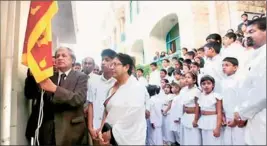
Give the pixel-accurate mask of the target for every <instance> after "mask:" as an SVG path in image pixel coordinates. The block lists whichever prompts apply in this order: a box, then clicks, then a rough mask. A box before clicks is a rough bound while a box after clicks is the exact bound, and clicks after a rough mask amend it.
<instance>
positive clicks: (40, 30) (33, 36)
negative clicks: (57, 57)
mask: <svg viewBox="0 0 267 146" xmlns="http://www.w3.org/2000/svg"><path fill="white" fill-rule="evenodd" d="M57 11H58V6H57V2H56V1H43V2H40V1H31V6H30V12H29V17H28V23H27V29H26V34H25V40H24V47H23V52H22V64H24V65H26V66H28V67H29V68H30V70H31V72H32V74H33V76H34V78H35V80H36V82H37V83H39V82H41V81H43V80H45V79H47V78H49V77H51V76H52V75H53V64H52V29H51V21H52V18H53V16H54V15H55V14H56V13H57Z"/></svg>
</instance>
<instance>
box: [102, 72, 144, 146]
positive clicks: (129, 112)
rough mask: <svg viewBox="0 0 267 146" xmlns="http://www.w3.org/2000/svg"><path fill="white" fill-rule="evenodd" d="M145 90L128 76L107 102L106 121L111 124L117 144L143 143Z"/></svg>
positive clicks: (134, 79)
mask: <svg viewBox="0 0 267 146" xmlns="http://www.w3.org/2000/svg"><path fill="white" fill-rule="evenodd" d="M146 92H147V91H146V88H145V87H144V86H143V85H141V84H140V83H139V82H138V81H137V80H136V78H134V77H132V76H130V77H129V79H128V80H127V82H126V83H125V84H124V85H122V86H120V87H119V89H118V90H117V91H116V93H115V94H114V95H113V96H112V97H111V99H110V100H109V102H108V103H107V106H106V110H107V112H108V115H107V118H106V122H107V123H109V124H110V125H111V126H112V133H113V135H114V138H115V140H116V142H117V143H118V145H145V138H146V128H147V124H146V119H145V96H146Z"/></svg>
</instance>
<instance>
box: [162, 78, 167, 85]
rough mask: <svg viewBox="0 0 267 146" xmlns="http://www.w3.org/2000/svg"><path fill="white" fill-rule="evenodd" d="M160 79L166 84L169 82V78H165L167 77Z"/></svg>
mask: <svg viewBox="0 0 267 146" xmlns="http://www.w3.org/2000/svg"><path fill="white" fill-rule="evenodd" d="M161 81H164V82H165V83H166V84H168V83H169V80H167V79H161Z"/></svg>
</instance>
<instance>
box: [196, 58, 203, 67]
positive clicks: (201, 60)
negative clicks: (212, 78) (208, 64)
mask: <svg viewBox="0 0 267 146" xmlns="http://www.w3.org/2000/svg"><path fill="white" fill-rule="evenodd" d="M196 58H198V59H199V60H200V63H199V67H200V68H203V67H204V64H205V60H204V59H203V58H202V57H196Z"/></svg>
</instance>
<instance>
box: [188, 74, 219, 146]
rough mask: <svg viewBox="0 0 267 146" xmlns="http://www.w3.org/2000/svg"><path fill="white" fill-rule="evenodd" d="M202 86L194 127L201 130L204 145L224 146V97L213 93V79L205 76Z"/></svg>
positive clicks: (201, 81) (202, 79)
mask: <svg viewBox="0 0 267 146" xmlns="http://www.w3.org/2000/svg"><path fill="white" fill-rule="evenodd" d="M200 84H201V88H202V90H203V91H202V92H201V93H200V94H199V95H198V96H197V98H196V101H197V105H196V110H195V117H196V119H195V120H194V122H193V126H194V127H197V126H198V128H200V129H201V135H202V144H203V145H222V129H221V126H222V97H221V96H220V95H219V94H218V93H214V92H213V89H214V85H215V80H214V78H213V77H211V76H209V75H205V76H203V77H202V78H201V80H200ZM198 117H200V118H199V119H198Z"/></svg>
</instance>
